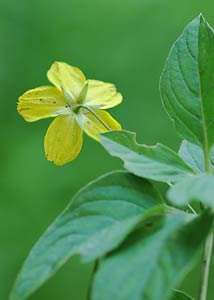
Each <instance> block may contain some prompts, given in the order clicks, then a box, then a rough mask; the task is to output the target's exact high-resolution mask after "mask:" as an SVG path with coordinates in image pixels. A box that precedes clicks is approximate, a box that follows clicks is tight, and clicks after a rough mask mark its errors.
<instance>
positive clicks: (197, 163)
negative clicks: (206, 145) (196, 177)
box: [179, 140, 205, 173]
mask: <svg viewBox="0 0 214 300" xmlns="http://www.w3.org/2000/svg"><path fill="white" fill-rule="evenodd" d="M179 155H180V157H181V158H182V159H183V160H184V161H185V162H186V164H187V165H189V166H190V167H191V168H192V169H193V170H195V171H196V172H197V173H203V172H205V163H204V152H203V150H202V148H201V147H200V146H198V145H196V144H192V143H190V142H188V141H186V140H184V141H182V143H181V146H180V149H179Z"/></svg>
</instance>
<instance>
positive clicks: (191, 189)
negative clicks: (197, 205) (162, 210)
mask: <svg viewBox="0 0 214 300" xmlns="http://www.w3.org/2000/svg"><path fill="white" fill-rule="evenodd" d="M168 198H169V200H170V201H171V202H172V203H174V204H175V205H177V206H181V207H182V206H184V205H186V204H187V203H190V202H191V201H194V200H195V201H198V202H201V203H203V204H204V205H205V206H208V207H211V208H213V207H214V176H212V175H209V174H201V175H195V176H189V177H187V178H185V179H182V180H181V181H179V182H178V183H176V184H174V185H173V186H172V187H171V188H170V189H169V191H168Z"/></svg>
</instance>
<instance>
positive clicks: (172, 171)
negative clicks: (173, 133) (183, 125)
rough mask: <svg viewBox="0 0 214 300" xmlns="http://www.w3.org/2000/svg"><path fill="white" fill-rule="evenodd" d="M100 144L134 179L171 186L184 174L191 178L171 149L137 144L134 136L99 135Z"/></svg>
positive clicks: (190, 172)
mask: <svg viewBox="0 0 214 300" xmlns="http://www.w3.org/2000/svg"><path fill="white" fill-rule="evenodd" d="M101 143H102V145H103V146H104V148H105V149H106V150H107V151H108V152H109V153H110V154H111V155H112V156H116V157H119V158H120V159H122V160H123V161H124V167H125V168H126V169H127V170H128V171H129V172H131V173H133V174H135V175H138V176H141V177H144V178H149V179H153V180H157V181H163V182H168V181H171V182H175V181H177V180H180V179H181V178H183V177H184V176H186V175H187V174H194V171H193V169H191V167H189V166H188V165H187V164H186V163H185V162H184V161H183V160H182V159H181V158H180V157H179V156H178V154H177V153H175V152H174V151H172V150H171V149H169V148H167V147H165V146H163V145H161V144H157V145H156V146H146V145H140V144H137V143H136V140H135V133H132V132H129V131H111V132H108V133H105V134H102V135H101Z"/></svg>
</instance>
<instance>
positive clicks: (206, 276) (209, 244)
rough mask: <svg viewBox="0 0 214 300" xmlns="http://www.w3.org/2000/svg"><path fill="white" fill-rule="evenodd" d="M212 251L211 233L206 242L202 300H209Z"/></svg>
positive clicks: (201, 291)
mask: <svg viewBox="0 0 214 300" xmlns="http://www.w3.org/2000/svg"><path fill="white" fill-rule="evenodd" d="M212 249H213V233H210V235H209V236H208V238H207V240H206V243H205V249H204V259H203V265H202V278H201V290H200V300H207V289H208V283H209V271H210V262H211V256H212Z"/></svg>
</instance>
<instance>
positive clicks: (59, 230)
mask: <svg viewBox="0 0 214 300" xmlns="http://www.w3.org/2000/svg"><path fill="white" fill-rule="evenodd" d="M157 199H158V195H157V193H156V191H155V190H154V188H153V186H152V185H151V184H150V183H148V182H147V181H146V180H143V179H140V178H137V177H135V176H133V175H131V174H128V173H126V172H123V171H121V172H114V173H110V174H107V175H105V176H102V177H101V178H99V179H98V180H96V181H94V182H92V183H90V184H89V185H88V186H86V187H85V188H84V189H82V190H81V191H80V192H79V193H78V194H77V195H76V196H75V197H74V198H73V200H72V202H71V204H70V205H69V206H68V207H67V209H66V210H65V211H64V212H63V213H62V214H61V215H60V216H59V217H58V218H57V219H56V221H55V222H54V223H53V224H52V225H51V226H50V227H49V229H48V230H47V231H46V232H45V234H44V235H43V236H42V237H41V238H40V240H39V241H38V243H37V244H36V245H35V246H34V248H33V249H32V251H31V253H30V255H29V257H28V258H27V260H26V262H25V264H24V266H23V268H22V270H21V272H20V274H19V276H18V278H17V281H16V284H15V287H14V289H13V292H12V295H11V299H13V300H21V299H26V298H27V297H28V296H29V295H30V294H31V293H32V292H33V291H35V290H36V289H37V288H38V287H39V286H40V285H42V284H43V283H44V282H45V281H46V280H47V279H48V278H49V277H50V276H52V275H53V274H54V273H55V272H56V271H57V269H59V268H60V267H61V266H62V265H63V264H64V263H65V262H66V261H67V260H68V259H69V258H70V257H71V256H72V255H75V254H80V255H81V257H82V259H83V261H87V262H88V261H93V260H94V259H96V258H98V257H100V256H103V255H104V254H105V253H106V252H108V251H110V250H112V249H114V248H116V247H117V246H118V245H119V244H120V243H121V242H122V241H123V240H124V238H125V237H126V236H127V235H128V234H129V232H130V231H131V230H132V229H133V228H135V226H136V225H137V224H138V223H139V221H142V219H146V218H148V217H150V216H151V215H156V214H159V213H163V212H164V211H165V207H164V206H163V205H161V203H160V202H159V201H158V200H157Z"/></svg>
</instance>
